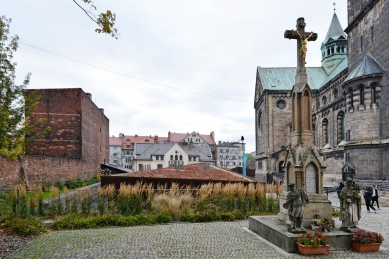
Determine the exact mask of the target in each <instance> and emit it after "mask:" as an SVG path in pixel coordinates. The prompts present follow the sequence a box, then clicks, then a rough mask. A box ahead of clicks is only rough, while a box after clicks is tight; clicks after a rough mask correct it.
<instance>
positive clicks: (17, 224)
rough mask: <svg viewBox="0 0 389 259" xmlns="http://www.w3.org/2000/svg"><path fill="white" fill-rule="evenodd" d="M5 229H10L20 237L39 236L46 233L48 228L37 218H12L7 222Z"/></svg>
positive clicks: (4, 225)
mask: <svg viewBox="0 0 389 259" xmlns="http://www.w3.org/2000/svg"><path fill="white" fill-rule="evenodd" d="M2 226H3V227H6V228H10V230H11V232H12V233H14V234H17V235H20V236H24V237H25V236H31V235H38V234H40V233H42V232H46V228H45V227H44V226H43V225H42V222H41V221H40V220H39V219H37V218H27V219H21V218H12V219H9V220H6V221H5V222H4V224H3V225H2Z"/></svg>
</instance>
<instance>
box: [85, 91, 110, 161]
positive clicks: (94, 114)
mask: <svg viewBox="0 0 389 259" xmlns="http://www.w3.org/2000/svg"><path fill="white" fill-rule="evenodd" d="M81 107H82V115H81V125H82V135H81V139H82V156H83V158H85V160H86V161H87V163H88V165H89V166H91V167H95V168H97V169H98V168H100V163H102V162H104V161H106V162H109V120H108V118H107V117H106V116H105V115H104V111H103V110H101V109H100V108H98V107H97V106H96V105H95V104H94V103H93V101H92V100H91V96H90V95H88V94H86V93H84V92H82V93H81Z"/></svg>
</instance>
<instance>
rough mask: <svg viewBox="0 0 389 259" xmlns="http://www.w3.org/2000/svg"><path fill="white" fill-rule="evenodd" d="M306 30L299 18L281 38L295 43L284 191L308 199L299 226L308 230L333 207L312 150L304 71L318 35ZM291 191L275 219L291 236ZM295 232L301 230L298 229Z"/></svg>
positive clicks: (328, 215) (308, 91)
mask: <svg viewBox="0 0 389 259" xmlns="http://www.w3.org/2000/svg"><path fill="white" fill-rule="evenodd" d="M305 26H306V24H305V22H304V18H298V19H297V24H296V28H297V29H296V30H286V31H285V34H284V38H287V39H295V40H297V69H296V77H295V84H294V85H293V88H292V133H291V136H290V138H291V140H290V147H289V149H288V154H287V156H286V159H285V162H284V168H285V187H289V186H293V187H294V189H295V190H300V191H302V192H304V193H306V194H307V196H308V200H309V203H308V202H307V203H306V204H305V206H304V217H303V221H302V225H303V226H304V227H307V226H309V225H310V224H311V223H312V219H313V218H321V219H322V218H331V216H332V215H331V213H332V206H331V202H330V201H329V200H328V198H327V196H326V195H325V194H323V174H324V172H325V169H326V166H325V164H324V162H323V160H322V158H321V157H320V155H319V153H318V151H317V149H316V147H315V146H314V140H313V132H312V91H311V88H310V87H309V85H308V75H307V71H306V67H305V64H306V60H305V58H306V55H307V51H308V48H307V45H308V41H315V40H316V39H317V33H313V32H305ZM294 189H293V191H295V190H294ZM290 191H292V190H289V189H288V190H287V191H284V193H283V194H282V196H281V199H280V213H279V214H278V219H279V220H283V221H285V222H286V223H287V225H288V226H289V231H290V232H294V231H296V226H295V228H293V227H292V228H291V227H290V226H291V220H292V219H293V217H292V218H291V215H290V214H291V210H290V208H289V206H288V205H287V204H288V202H289V200H290V199H289V198H288V194H289V192H290ZM289 196H290V195H289ZM284 204H286V205H284ZM288 208H289V209H288ZM297 228H298V230H301V228H300V226H297ZM299 232H300V231H299Z"/></svg>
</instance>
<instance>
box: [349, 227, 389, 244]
mask: <svg viewBox="0 0 389 259" xmlns="http://www.w3.org/2000/svg"><path fill="white" fill-rule="evenodd" d="M350 240H351V242H353V243H358V244H373V243H382V242H383V241H384V237H383V236H382V235H381V234H380V233H377V232H368V231H365V230H361V231H358V232H355V233H352V234H351V236H350Z"/></svg>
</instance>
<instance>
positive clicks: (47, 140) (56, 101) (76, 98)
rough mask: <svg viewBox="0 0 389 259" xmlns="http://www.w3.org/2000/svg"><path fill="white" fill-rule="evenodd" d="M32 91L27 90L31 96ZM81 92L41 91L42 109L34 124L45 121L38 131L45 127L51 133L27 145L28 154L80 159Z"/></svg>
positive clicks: (64, 90)
mask: <svg viewBox="0 0 389 259" xmlns="http://www.w3.org/2000/svg"><path fill="white" fill-rule="evenodd" d="M31 91H33V90H26V94H27V95H29V94H30V93H31ZM81 91H82V90H81V89H44V90H43V89H41V90H39V93H40V95H41V96H42V98H41V100H40V102H39V105H38V106H37V108H36V110H35V112H34V113H33V114H32V116H31V121H32V122H34V121H37V120H38V119H40V118H45V119H46V122H45V123H43V124H42V125H41V126H40V127H38V129H37V130H42V129H44V128H45V127H46V126H50V127H51V131H50V132H49V134H48V135H46V136H45V137H44V138H42V139H37V140H35V141H33V142H31V143H30V144H29V145H28V151H27V154H29V155H46V156H62V157H72V158H80V157H81V119H80V113H81V102H80V93H81Z"/></svg>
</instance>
